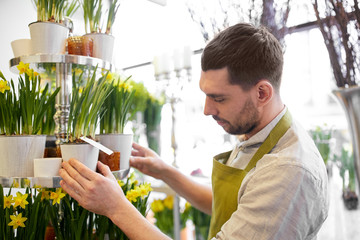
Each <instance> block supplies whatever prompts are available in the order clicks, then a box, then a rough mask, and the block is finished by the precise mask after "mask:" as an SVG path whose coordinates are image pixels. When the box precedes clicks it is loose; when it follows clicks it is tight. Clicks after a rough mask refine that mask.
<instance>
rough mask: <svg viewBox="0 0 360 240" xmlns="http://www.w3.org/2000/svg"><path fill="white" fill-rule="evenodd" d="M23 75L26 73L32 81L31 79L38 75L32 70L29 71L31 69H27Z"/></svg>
mask: <svg viewBox="0 0 360 240" xmlns="http://www.w3.org/2000/svg"><path fill="white" fill-rule="evenodd" d="M25 73H26V74H27V75H28V76H29V77H30V78H31V79H33V78H35V77H36V76H38V75H39V73H37V72H35V71H34V69H31V68H29V69H27V70H26V71H25Z"/></svg>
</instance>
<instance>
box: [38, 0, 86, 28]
mask: <svg viewBox="0 0 360 240" xmlns="http://www.w3.org/2000/svg"><path fill="white" fill-rule="evenodd" d="M33 3H34V5H35V8H36V12H37V21H41V22H46V21H51V22H57V23H59V22H62V20H63V16H72V15H73V14H74V13H75V12H76V10H77V9H78V8H79V4H78V2H77V0H33Z"/></svg>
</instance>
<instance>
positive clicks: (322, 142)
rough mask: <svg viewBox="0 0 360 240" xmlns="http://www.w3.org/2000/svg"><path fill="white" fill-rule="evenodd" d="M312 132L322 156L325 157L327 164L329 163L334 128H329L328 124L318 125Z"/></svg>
mask: <svg viewBox="0 0 360 240" xmlns="http://www.w3.org/2000/svg"><path fill="white" fill-rule="evenodd" d="M310 134H311V137H312V139H313V140H314V142H315V145H316V147H317V148H318V150H319V152H320V154H321V157H322V158H323V160H324V162H325V164H327V162H328V160H329V158H330V150H331V148H330V147H331V146H330V140H331V138H332V129H329V128H327V127H326V125H325V126H324V127H320V126H317V127H316V128H315V129H314V130H312V131H310Z"/></svg>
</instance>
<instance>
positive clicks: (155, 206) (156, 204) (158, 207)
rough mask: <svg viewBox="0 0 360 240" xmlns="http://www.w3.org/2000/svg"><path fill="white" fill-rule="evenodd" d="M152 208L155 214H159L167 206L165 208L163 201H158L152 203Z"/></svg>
mask: <svg viewBox="0 0 360 240" xmlns="http://www.w3.org/2000/svg"><path fill="white" fill-rule="evenodd" d="M150 208H151V210H152V211H153V212H154V213H157V212H161V211H163V210H164V208H165V206H164V204H163V202H162V201H161V199H156V200H154V201H153V202H152V203H151V206H150Z"/></svg>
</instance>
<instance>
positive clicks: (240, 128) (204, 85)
mask: <svg viewBox="0 0 360 240" xmlns="http://www.w3.org/2000/svg"><path fill="white" fill-rule="evenodd" d="M200 89H201V90H202V91H203V92H204V93H205V94H206V100H205V107H204V114H205V115H212V116H213V118H214V119H215V121H217V123H218V124H219V125H220V126H222V127H223V128H224V130H225V131H226V132H228V133H229V134H234V135H241V134H249V133H251V131H252V130H253V129H254V128H256V126H257V125H258V124H259V113H258V111H257V109H256V107H255V104H254V102H253V99H252V92H253V90H252V89H250V90H249V91H244V90H243V89H242V88H241V87H240V86H239V85H232V84H230V83H229V73H228V70H227V68H226V67H225V68H222V69H219V70H208V71H206V72H201V77H200Z"/></svg>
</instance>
